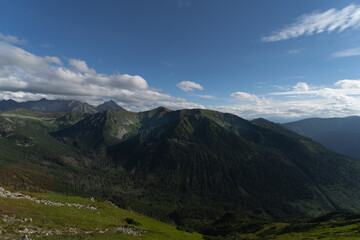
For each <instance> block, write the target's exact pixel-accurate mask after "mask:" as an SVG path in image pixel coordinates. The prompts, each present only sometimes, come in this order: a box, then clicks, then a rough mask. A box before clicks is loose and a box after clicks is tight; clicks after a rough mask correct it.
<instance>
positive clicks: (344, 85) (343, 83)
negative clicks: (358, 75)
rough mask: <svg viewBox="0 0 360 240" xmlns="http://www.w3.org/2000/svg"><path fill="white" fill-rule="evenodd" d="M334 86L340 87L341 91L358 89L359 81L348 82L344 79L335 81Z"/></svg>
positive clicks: (359, 87) (359, 86)
mask: <svg viewBox="0 0 360 240" xmlns="http://www.w3.org/2000/svg"><path fill="white" fill-rule="evenodd" d="M335 86H338V87H341V88H343V89H360V79H358V80H349V79H344V80H340V81H337V82H336V83H335Z"/></svg>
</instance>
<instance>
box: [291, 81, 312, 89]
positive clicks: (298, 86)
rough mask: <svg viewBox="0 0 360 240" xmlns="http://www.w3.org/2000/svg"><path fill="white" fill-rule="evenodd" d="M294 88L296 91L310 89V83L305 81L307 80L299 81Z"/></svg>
mask: <svg viewBox="0 0 360 240" xmlns="http://www.w3.org/2000/svg"><path fill="white" fill-rule="evenodd" d="M294 90H295V91H309V85H307V83H305V82H298V83H297V84H296V85H295V86H294Z"/></svg>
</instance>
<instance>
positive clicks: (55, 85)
mask: <svg viewBox="0 0 360 240" xmlns="http://www.w3.org/2000/svg"><path fill="white" fill-rule="evenodd" d="M359 60H360V1H346V0H344V1H331V0H326V1H325V0H322V1H320V0H319V1H308V0H306V1H297V2H295V1H288V0H282V1H279V0H274V1H267V0H251V1H250V0H249V1H237V0H233V1H231V0H227V1H219V0H218V1H215V0H154V1H148V0H129V1H125V0H124V1H88V0H87V1H85V0H84V1H30V0H28V1H10V0H8V1H7V0H3V1H0V98H5V99H8V98H12V99H15V100H17V101H26V100H34V99H40V98H42V97H47V98H49V99H59V98H61V99H79V100H82V101H86V102H88V103H90V104H94V105H96V104H99V103H101V102H102V101H104V100H107V99H113V100H115V101H116V102H117V103H118V104H120V105H122V106H124V107H125V108H127V109H129V110H132V111H142V110H147V109H150V108H153V107H156V106H159V105H163V106H166V107H169V108H171V109H178V108H209V109H214V110H220V111H224V112H231V113H234V114H237V115H239V116H241V117H244V118H247V119H252V118H257V117H264V118H268V119H270V120H274V121H289V120H294V119H299V118H306V117H343V116H349V115H360V101H359V100H360V67H359Z"/></svg>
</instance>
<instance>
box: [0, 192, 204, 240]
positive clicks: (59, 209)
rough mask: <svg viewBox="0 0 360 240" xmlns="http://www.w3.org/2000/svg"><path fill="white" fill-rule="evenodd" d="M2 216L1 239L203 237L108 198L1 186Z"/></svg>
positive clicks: (0, 218)
mask: <svg viewBox="0 0 360 240" xmlns="http://www.w3.org/2000/svg"><path fill="white" fill-rule="evenodd" d="M0 220H1V221H0V232H1V234H0V238H1V239H20V238H21V237H22V236H24V235H27V236H28V237H30V238H36V239H156V240H158V239H164V240H165V239H177V240H180V239H186V240H188V239H194V240H195V239H203V238H202V236H201V235H200V234H197V233H188V232H184V231H179V230H177V229H176V227H174V226H171V225H168V224H165V223H162V222H159V221H156V220H154V219H151V218H149V217H146V216H143V215H140V214H137V213H135V212H132V211H128V210H124V209H121V208H118V207H116V206H115V205H114V204H112V203H111V202H108V201H107V202H99V201H95V200H94V199H93V198H92V199H84V198H80V197H69V196H63V195H58V194H53V193H28V192H23V193H14V192H10V191H6V190H4V189H3V188H1V187H0ZM89 220H91V221H89Z"/></svg>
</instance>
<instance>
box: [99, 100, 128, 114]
mask: <svg viewBox="0 0 360 240" xmlns="http://www.w3.org/2000/svg"><path fill="white" fill-rule="evenodd" d="M96 110H97V111H98V112H102V111H108V110H125V109H124V108H122V107H120V106H119V105H118V104H117V103H116V102H114V101H113V100H110V101H107V102H104V103H102V104H100V105H99V106H97V107H96Z"/></svg>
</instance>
